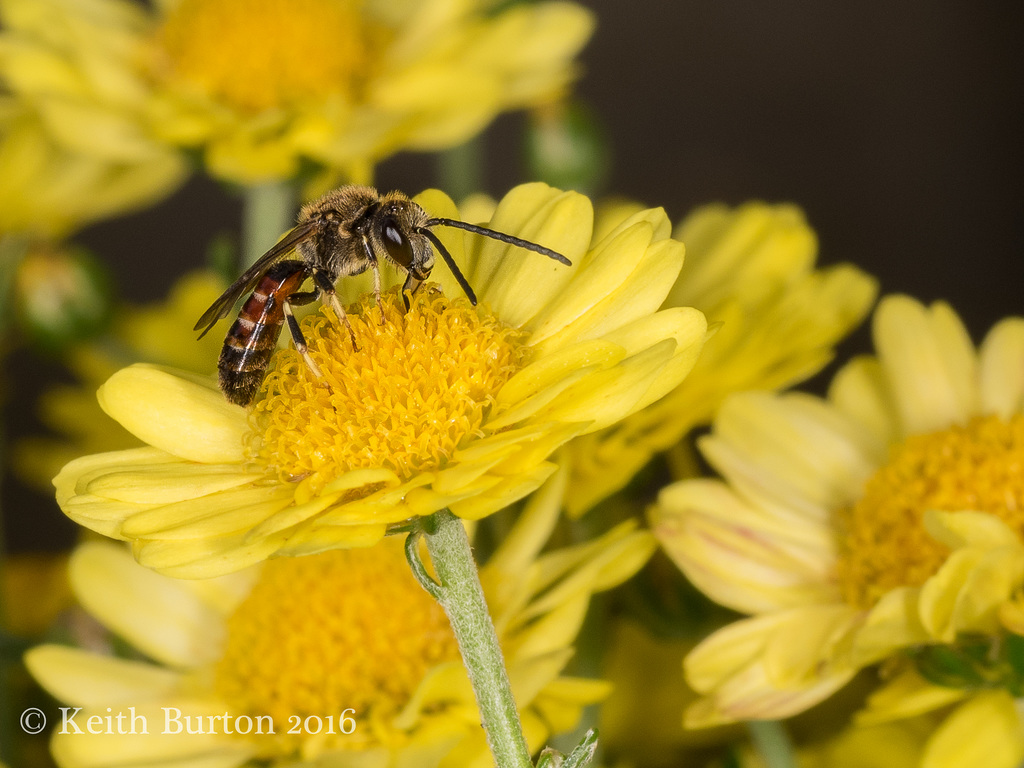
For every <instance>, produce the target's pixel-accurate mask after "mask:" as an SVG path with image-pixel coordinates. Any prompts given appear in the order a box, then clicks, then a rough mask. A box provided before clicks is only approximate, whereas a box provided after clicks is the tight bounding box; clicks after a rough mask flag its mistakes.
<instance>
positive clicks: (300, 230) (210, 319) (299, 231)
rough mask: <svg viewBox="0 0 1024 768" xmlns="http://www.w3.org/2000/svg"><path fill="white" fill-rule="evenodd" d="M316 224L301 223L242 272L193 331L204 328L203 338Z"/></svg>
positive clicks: (201, 318) (201, 334) (211, 306)
mask: <svg viewBox="0 0 1024 768" xmlns="http://www.w3.org/2000/svg"><path fill="white" fill-rule="evenodd" d="M315 226H316V225H315V224H314V223H313V222H306V223H305V224H300V225H299V226H297V227H295V228H294V229H292V230H291V231H290V232H289V233H288V234H287V235H285V236H284V237H283V238H282V239H281V240H279V241H278V242H277V243H275V244H274V246H273V247H272V248H271V249H270V250H269V251H267V252H266V253H264V254H263V255H262V256H260V257H259V258H258V259H256V263H255V264H253V265H252V266H251V267H249V268H248V269H247V270H245V272H243V273H242V276H241V277H239V278H238V279H237V280H235V282H233V283H232V284H231V287H230V288H228V289H227V290H226V291H224V293H222V294H221V295H220V297H219V298H218V299H217V300H216V301H215V302H213V304H211V305H210V306H209V308H208V309H207V310H206V311H205V312H203V316H202V317H200V318H199V321H198V322H197V323H196V324H195V327H194V328H193V329H192V330H193V331H198V330H200V329H202V333H200V334H199V338H200V339H201V338H203V336H205V335H206V333H207V331H209V330H210V329H211V328H213V326H214V325H216V324H217V321H219V320H221V319H223V318H225V317H227V316H228V315H229V314H230V313H231V309H232V307H234V306H235V302H236V301H238V299H239V298H240V297H242V296H243V295H245V294H246V293H248V292H249V291H251V290H252V289H253V288H255V287H256V283H258V282H259V279H260V278H261V277H263V275H264V274H266V272H267V270H268V269H270V267H271V265H272V264H274V262H276V261H279V260H280V259H281V258H282V257H284V256H286V255H287V254H288V253H290V252H291V251H293V250H295V247H296V246H298V244H299V243H301V242H302V241H303V240H305V239H306V238H308V237H309V236H310V235H311V234H312V233H313V229H314V227H315Z"/></svg>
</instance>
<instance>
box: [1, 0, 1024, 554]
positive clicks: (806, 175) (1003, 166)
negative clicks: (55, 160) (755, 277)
mask: <svg viewBox="0 0 1024 768" xmlns="http://www.w3.org/2000/svg"><path fill="white" fill-rule="evenodd" d="M583 4H584V5H586V6H588V7H590V8H592V9H593V10H594V11H595V12H596V13H597V16H598V29H597V32H596V34H595V36H594V38H593V40H592V41H591V43H590V45H589V46H588V47H587V49H586V50H585V52H584V54H583V56H582V62H583V67H584V75H583V78H582V80H581V81H580V83H579V86H578V88H577V93H578V94H579V95H580V97H581V98H582V99H584V100H585V101H586V102H587V103H588V104H589V105H590V107H591V108H592V110H593V111H594V112H595V113H596V114H597V115H598V116H599V117H600V118H601V120H602V121H603V124H604V129H605V131H606V133H607V137H608V140H609V143H610V145H611V147H612V151H613V165H612V170H611V174H610V177H609V182H608V184H607V191H608V192H610V193H615V194H617V195H624V196H628V197H632V198H636V199H639V200H642V201H644V202H646V203H648V204H651V205H662V206H664V207H665V208H666V209H667V211H668V213H669V215H670V217H671V218H672V219H673V221H678V220H679V219H680V218H681V217H682V216H683V215H684V214H685V213H686V212H687V211H688V210H689V209H690V208H692V207H694V206H696V205H699V204H701V203H705V202H710V201H717V200H720V201H725V202H727V203H731V204H736V203H740V202H742V201H744V200H747V199H751V198H759V199H763V200H768V201H772V202H778V201H794V202H797V203H799V204H800V205H801V206H802V207H803V208H804V210H805V211H806V212H807V215H808V218H809V220H810V222H811V223H812V225H813V226H814V227H815V229H816V230H817V232H818V235H819V240H820V244H821V262H822V263H824V264H830V263H835V262H839V261H852V262H855V263H857V264H858V265H860V266H861V267H862V268H864V269H865V270H867V271H869V272H871V273H873V274H874V275H876V276H877V277H878V278H879V280H880V283H881V287H882V291H883V292H886V293H889V292H906V293H910V294H912V295H914V296H916V297H918V298H919V299H921V300H924V301H932V300H935V299H945V300H947V301H949V302H951V303H952V304H953V306H954V307H955V308H956V309H957V311H958V312H959V313H960V314H961V316H962V317H963V318H964V319H965V321H966V322H967V324H968V326H969V328H970V329H971V331H972V333H973V335H974V337H975V339H976V340H979V339H980V337H981V335H982V334H983V333H984V332H985V330H987V329H988V328H989V327H990V326H991V325H992V324H993V323H995V322H996V321H997V320H999V319H1000V318H1002V317H1004V316H1006V315H1011V314H1022V313H1024V309H1022V286H1024V259H1022V257H1024V247H1022V246H1024V223H1022V206H1024V183H1022V177H1021V173H1020V168H1021V166H1022V163H1021V160H1022V157H1021V156H1022V145H1021V137H1022V136H1024V114H1022V111H1024V110H1022V106H1024V93H1022V90H1024V89H1022V85H1021V84H1022V74H1024V72H1022V69H1024V67H1022V57H1021V55H1020V53H1019V52H1018V47H1019V45H1020V39H1021V32H1022V24H1021V16H1022V10H1021V5H1020V4H1017V3H997V2H980V3H979V2H974V3H967V2H886V1H885V0H865V1H862V2H858V3H828V4H824V3H817V2H811V1H810V0H803V1H799V2H798V1H796V0H793V1H791V2H754V1H752V0H746V1H745V2H738V1H737V2H715V1H714V0H688V1H687V2H669V1H668V0H659V1H657V2H622V1H621V0H618V1H617V0H585V1H584V2H583ZM524 124H525V121H524V119H523V117H522V116H520V115H508V116H503V117H501V118H499V119H498V120H497V121H496V123H495V124H494V125H493V126H492V128H491V129H490V130H489V131H488V132H487V134H486V135H485V138H484V147H485V154H486V173H485V182H486V183H485V187H486V190H487V191H489V192H490V193H492V194H494V195H500V194H501V193H502V192H504V191H505V190H507V189H508V188H509V187H511V186H512V185H514V184H516V183H518V182H520V181H523V180H526V179H525V175H524V171H523V170H522V169H523V164H522V162H521V156H520V153H521V136H522V129H523V126H524ZM377 182H378V186H379V187H382V188H400V189H403V190H405V191H407V192H410V193H413V192H416V191H419V190H420V189H422V188H424V187H427V186H432V185H435V184H436V183H437V176H436V174H435V172H434V163H433V161H432V160H431V159H430V158H426V157H418V156H400V157H397V158H394V159H392V160H390V161H388V162H387V163H386V164H385V165H384V166H382V167H381V168H380V169H379V174H378V179H377ZM240 211H241V208H240V205H239V203H238V202H237V200H235V199H234V198H232V197H231V196H230V195H229V194H228V193H227V192H226V191H225V190H223V189H221V188H220V187H219V186H218V185H217V184H215V183H213V182H210V181H203V180H195V181H193V182H191V183H190V184H189V185H188V186H186V187H185V188H184V189H182V190H181V191H180V192H179V193H178V194H176V195H175V196H174V197H173V198H171V199H170V200H168V201H167V202H166V203H165V204H163V205H161V206H160V207H158V208H156V209H153V210H150V211H147V212H144V213H142V214H138V215H135V216H132V217H129V218H127V219H122V220H119V221H116V222H107V223H103V224H101V225H98V226H95V227H92V228H90V229H89V230H86V231H85V232H83V233H81V235H80V236H79V237H78V238H77V240H79V241H80V242H83V243H85V244H86V245H88V246H89V247H91V248H92V249H94V250H95V251H96V252H97V253H98V254H100V255H102V256H103V257H104V258H105V259H107V260H109V262H110V263H111V264H112V265H113V266H114V268H115V271H116V274H117V275H118V278H119V280H120V285H121V288H122V291H123V293H124V294H125V295H126V296H127V297H128V298H129V299H131V300H133V301H151V300H156V299H159V298H161V297H163V296H164V295H165V293H166V290H167V288H168V286H169V285H170V283H171V281H172V280H173V278H174V277H175V276H177V275H179V274H181V273H182V272H184V271H186V270H188V269H190V268H193V267H196V266H199V265H200V264H201V263H202V262H203V256H204V253H205V250H206V246H207V244H208V242H209V240H210V238H211V237H212V236H213V235H214V233H216V232H218V231H221V230H224V229H236V230H237V227H238V222H239V218H240ZM868 343H869V342H868V334H867V333H866V331H864V330H862V331H861V332H859V333H858V334H856V335H855V336H854V337H853V339H851V340H850V341H849V342H847V343H845V344H844V345H843V347H842V348H841V351H840V354H841V355H844V356H845V355H848V354H849V353H850V352H851V351H861V350H867V349H868V348H869V347H868ZM8 373H9V376H8V378H9V379H13V381H12V382H11V383H10V384H9V385H8V390H9V391H8V396H7V404H6V408H7V412H8V413H7V421H8V436H9V437H10V435H11V433H15V434H16V433H18V432H19V431H21V432H24V431H25V430H30V429H33V428H38V427H37V426H36V425H34V424H33V423H32V419H31V409H30V408H29V407H28V406H27V405H26V404H27V403H28V402H30V400H31V396H32V393H34V392H36V391H38V389H39V388H40V386H42V385H41V384H40V377H44V376H49V375H55V374H56V366H53V365H52V364H45V363H40V362H38V361H36V360H35V359H34V358H32V357H31V356H30V355H27V354H24V353H19V354H17V355H15V356H14V357H13V358H11V368H10V369H9V371H8ZM3 506H4V510H5V516H6V517H7V519H8V525H9V528H10V531H9V545H10V546H11V548H14V549H37V548H38V549H45V548H53V547H55V546H58V545H59V544H60V542H62V541H65V540H66V539H67V538H68V537H69V535H70V534H69V533H68V532H69V531H70V527H64V528H63V531H64V533H60V532H59V531H58V532H55V527H56V526H59V525H60V524H61V523H62V522H63V521H62V519H61V518H60V515H59V513H58V512H57V511H56V509H55V506H54V505H53V503H52V501H50V500H49V499H48V498H46V497H38V496H32V495H29V494H27V493H26V491H25V490H24V489H22V488H20V487H19V486H18V484H17V482H16V480H14V479H12V478H6V479H5V480H4V486H3Z"/></svg>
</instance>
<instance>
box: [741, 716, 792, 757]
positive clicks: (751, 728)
mask: <svg viewBox="0 0 1024 768" xmlns="http://www.w3.org/2000/svg"><path fill="white" fill-rule="evenodd" d="M746 726H747V732H748V733H749V734H750V739H751V741H753V742H754V749H756V750H757V753H758V754H759V755H760V756H761V759H762V760H764V763H765V765H767V766H768V768H796V765H797V762H796V753H795V752H794V751H793V743H792V742H791V741H790V740H789V734H788V733H787V732H786V729H785V727H784V726H783V725H782V723H781V722H779V721H778V720H748V721H747V723H746Z"/></svg>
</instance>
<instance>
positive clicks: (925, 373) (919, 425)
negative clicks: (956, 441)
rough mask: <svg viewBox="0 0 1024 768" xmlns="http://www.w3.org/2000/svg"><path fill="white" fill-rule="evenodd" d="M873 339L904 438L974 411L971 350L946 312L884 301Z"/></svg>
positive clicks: (940, 306) (908, 302) (904, 301)
mask: <svg viewBox="0 0 1024 768" xmlns="http://www.w3.org/2000/svg"><path fill="white" fill-rule="evenodd" d="M874 336H875V348H876V349H877V350H878V357H879V359H880V360H881V362H882V366H883V367H884V368H885V371H886V376H887V380H888V382H889V386H890V388H891V391H892V393H893V395H894V396H895V399H896V403H897V407H898V408H899V413H900V420H901V424H900V426H901V429H902V434H903V435H909V434H919V433H925V432H931V431H933V430H936V429H941V428H943V427H945V426H947V425H949V424H958V423H963V422H964V421H965V420H966V418H967V417H968V416H969V415H970V414H971V413H973V412H974V411H975V409H976V406H977V393H976V391H975V390H976V387H977V385H976V383H975V382H976V375H975V367H976V364H975V357H974V349H973V346H972V345H971V341H970V338H969V337H968V336H967V332H966V331H965V330H964V328H963V326H962V324H960V322H959V320H958V319H957V318H956V316H955V315H954V314H953V312H952V310H950V309H949V307H948V306H946V305H945V304H941V303H939V304H935V305H934V306H933V307H932V308H931V309H926V308H925V307H924V306H922V305H921V304H920V303H918V302H917V301H914V300H913V299H910V298H908V297H905V296H889V297H886V298H885V299H883V300H882V301H881V302H880V303H879V305H878V310H877V311H876V313H875V324H874Z"/></svg>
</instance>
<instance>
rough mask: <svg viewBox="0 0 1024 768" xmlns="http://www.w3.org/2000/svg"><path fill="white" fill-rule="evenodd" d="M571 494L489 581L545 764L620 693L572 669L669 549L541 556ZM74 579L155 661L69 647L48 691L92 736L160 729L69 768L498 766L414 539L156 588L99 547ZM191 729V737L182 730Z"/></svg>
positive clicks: (101, 746) (541, 505)
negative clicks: (632, 585)
mask: <svg viewBox="0 0 1024 768" xmlns="http://www.w3.org/2000/svg"><path fill="white" fill-rule="evenodd" d="M564 487H565V473H564V472H562V473H559V474H557V475H556V476H555V477H554V478H553V479H552V480H551V481H550V482H549V483H548V485H547V486H546V487H545V488H543V489H542V490H541V491H540V492H539V493H538V494H537V495H536V496H535V497H534V498H533V499H531V500H530V502H529V503H528V504H527V505H526V507H525V509H524V511H523V513H522V514H521V516H520V517H519V519H518V520H517V522H516V524H515V525H514V526H513V527H512V529H511V530H510V532H509V535H508V536H507V537H506V538H505V540H504V541H503V543H502V544H501V546H500V547H499V548H498V550H497V551H496V552H495V553H494V555H493V556H492V557H491V558H490V560H489V561H488V562H487V564H486V565H484V566H483V567H482V568H481V572H480V576H481V581H482V583H483V585H484V590H485V593H486V595H487V601H488V604H489V607H490V611H491V614H492V616H493V617H494V620H495V625H496V627H497V631H498V636H499V638H500V641H501V644H502V648H503V650H504V652H505V656H506V659H507V662H508V670H509V677H510V680H511V684H512V690H513V693H514V695H515V697H516V701H517V704H518V709H519V711H520V714H521V717H522V720H523V725H524V729H525V734H526V738H527V741H528V743H529V744H530V746H531V748H532V749H533V750H537V749H539V748H540V747H541V746H543V744H544V743H545V741H546V740H547V738H548V736H549V735H550V734H552V733H557V732H562V731H566V730H568V729H571V728H572V727H573V726H574V725H575V723H576V721H577V719H578V718H579V715H580V713H581V710H582V708H583V707H584V706H586V705H588V704H591V703H594V702H596V701H598V700H600V699H602V698H603V697H604V696H605V695H607V693H608V685H607V684H606V683H604V682H602V681H599V680H589V679H581V678H571V677H564V676H561V671H562V669H563V668H564V666H565V665H566V663H567V662H568V660H569V659H570V657H571V656H572V654H573V649H572V647H571V644H572V642H573V640H574V638H575V636H576V634H577V632H578V631H579V629H580V625H581V624H582V621H583V618H584V616H585V614H586V610H587V605H588V603H589V601H590V597H591V595H592V594H594V593H595V592H598V591H601V590H604V589H608V588H610V587H612V586H615V585H616V584H619V583H620V582H622V581H623V580H625V579H627V578H629V577H630V576H631V575H632V574H633V573H635V572H636V570H637V569H639V568H640V567H641V566H642V565H643V563H644V562H645V561H646V560H647V558H648V557H649V556H650V554H651V552H652V551H653V549H654V545H655V544H654V539H653V537H652V536H651V535H650V534H649V533H647V532H645V531H638V530H636V529H635V523H626V524H624V525H622V526H619V527H618V528H616V529H614V530H612V531H609V532H608V533H606V534H605V535H603V536H601V537H599V538H597V539H595V540H593V541H590V542H587V543H585V544H581V545H577V546H574V547H570V548H566V549H560V550H555V551H552V552H550V553H547V554H539V553H540V550H541V549H542V548H543V547H544V545H545V543H546V542H547V539H548V537H549V535H550V534H551V531H552V530H553V528H554V525H555V522H556V520H557V518H558V514H559V510H560V508H561V499H562V495H563V493H564ZM71 580H72V584H73V586H74V588H75V591H76V593H77V595H78V597H79V599H80V600H81V602H82V604H83V605H84V607H85V608H86V609H87V610H88V611H90V612H91V613H92V614H93V615H94V616H96V617H97V618H98V619H99V620H100V621H101V622H103V623H104V624H105V625H106V626H107V627H109V628H110V629H111V630H113V631H114V632H116V633H117V634H119V635H121V636H122V637H123V638H125V639H126V640H128V641H129V642H131V643H132V644H133V645H134V646H135V647H136V648H138V649H139V650H140V651H141V652H142V653H144V654H145V655H146V656H147V657H148V658H150V659H152V660H153V662H152V663H149V662H140V661H128V660H124V659H114V658H109V657H105V656H98V655H95V654H93V653H90V652H87V651H84V650H77V649H73V648H68V647H60V646H42V647H39V648H36V649H34V650H32V651H30V652H29V653H28V655H27V657H26V663H27V665H28V667H29V669H30V671H31V672H32V674H33V675H34V676H35V677H36V679H37V680H39V682H40V683H41V684H42V685H43V686H44V687H45V688H46V689H47V690H49V691H50V692H51V693H52V694H53V695H54V696H56V697H57V698H58V699H60V700H61V701H63V702H67V704H69V705H71V706H73V707H82V708H83V710H82V712H81V713H80V714H79V715H78V716H77V719H76V722H77V723H85V722H86V721H87V720H88V717H89V716H90V715H92V714H95V713H99V714H100V715H101V716H103V717H106V716H107V715H108V714H109V715H111V716H112V717H115V718H116V716H117V714H118V713H122V712H123V713H124V722H125V726H124V727H125V729H128V728H129V727H130V723H131V713H132V712H134V713H135V714H137V715H140V716H142V717H145V718H146V721H147V723H148V726H149V734H148V735H139V734H136V735H134V736H126V735H123V734H117V733H114V734H106V733H103V734H97V735H90V734H88V733H84V734H78V733H73V734H71V735H67V736H64V735H60V734H58V735H57V736H55V738H54V741H53V744H52V748H53V753H54V756H55V757H56V759H57V762H58V764H59V765H61V766H62V768H84V767H85V766H89V767H90V768H102V767H103V766H114V765H116V766H122V767H123V768H130V766H143V765H145V766H150V765H157V764H169V763H171V762H177V763H179V764H186V763H187V764H190V765H198V764H202V765H218V766H223V768H230V767H231V766H235V765H241V764H243V763H246V762H247V761H249V760H259V761H266V762H261V763H260V764H264V765H266V764H269V765H279V764H280V765H289V766H295V765H306V764H310V765H313V764H315V765H331V766H338V768H356V767H357V766H358V767H362V766H377V767H378V768H387V767H388V766H413V765H415V766H420V767H421V768H430V767H431V766H442V768H466V767H467V766H469V767H472V766H481V767H484V766H487V765H490V764H492V763H491V760H492V758H491V757H490V755H489V753H488V751H487V745H486V742H485V738H484V734H483V730H482V729H481V727H480V723H479V720H480V716H479V714H478V712H477V709H476V704H475V702H474V698H473V693H472V690H471V688H470V684H469V679H468V678H467V676H466V673H465V670H464V668H463V666H462V663H461V661H460V659H459V656H458V649H457V647H456V644H455V639H454V637H453V635H452V633H451V630H450V628H449V626H448V622H447V619H446V618H445V615H444V613H443V611H442V610H441V608H440V607H439V606H438V605H437V604H436V603H435V602H434V600H433V598H431V597H430V595H428V594H427V593H426V592H425V591H424V590H423V589H422V587H421V586H420V585H419V583H418V582H417V581H416V580H415V579H414V577H413V575H412V572H411V571H410V569H409V567H408V565H407V563H406V562H405V556H404V553H403V548H402V542H401V541H400V540H399V539H398V537H395V538H389V539H387V540H385V541H384V542H381V543H380V544H378V545H377V546H375V547H372V548H363V549H353V550H333V551H330V552H325V553H322V554H319V555H313V556H310V557H303V558H282V559H278V560H273V561H268V562H266V563H263V564H261V565H258V566H256V567H255V568H254V569H249V570H247V571H242V572H239V573H235V574H231V575H229V576H224V577H220V578H218V579H213V580H198V581H180V580H176V579H170V578H168V577H165V576H162V575H159V574H156V573H153V572H151V571H148V570H146V569H143V568H141V567H139V566H138V565H137V564H135V563H134V562H132V559H131V556H130V554H129V553H128V552H127V551H126V550H123V549H120V548H119V547H117V546H115V545H113V544H111V543H94V544H87V545H84V546H81V547H80V548H79V549H78V550H77V551H76V553H75V554H74V556H73V558H72V563H71ZM129 708H132V709H131V710H129ZM168 708H174V709H168ZM168 712H169V713H170V716H171V721H170V726H169V727H166V728H165V722H167V721H166V719H165V718H167V717H168V714H167V713H168ZM179 712H180V717H178V716H177V715H178V713H179ZM200 716H202V724H201V726H200V723H199V721H198V719H197V718H198V717H200ZM210 716H214V718H215V719H214V720H212V721H211V720H210V719H209V717H210ZM186 717H190V718H191V720H189V721H186ZM136 722H137V724H138V725H137V727H136V731H141V721H140V720H137V721H136ZM186 722H188V723H190V725H188V726H186ZM179 723H180V724H181V732H175V733H167V732H166V731H168V730H170V731H174V730H175V729H176V728H177V727H178V724H179ZM270 723H273V725H274V731H275V733H274V734H273V735H270V734H269V733H268V726H269V724H270ZM260 724H262V725H263V728H264V734H263V735H257V733H256V730H257V728H258V727H259V725H260ZM199 727H202V728H203V729H204V731H205V732H204V733H198V732H197V729H198V728H199ZM290 728H291V730H293V731H294V732H293V733H288V731H289V729H290ZM83 730H84V729H83ZM189 730H191V733H190V732H189ZM161 731H165V732H164V733H161ZM246 731H249V733H246ZM330 731H333V733H330Z"/></svg>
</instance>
